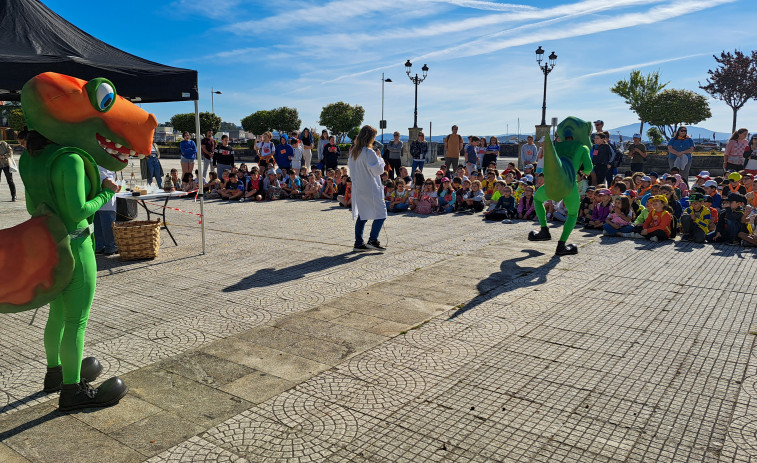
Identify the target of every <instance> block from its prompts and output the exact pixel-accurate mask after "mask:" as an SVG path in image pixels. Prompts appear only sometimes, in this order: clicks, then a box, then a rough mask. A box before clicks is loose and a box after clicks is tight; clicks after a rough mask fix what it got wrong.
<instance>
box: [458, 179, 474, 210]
mask: <svg viewBox="0 0 757 463" xmlns="http://www.w3.org/2000/svg"><path fill="white" fill-rule="evenodd" d="M470 186H471V181H470V180H463V183H462V184H461V186H460V189H459V190H457V191H456V192H455V193H456V195H457V199H456V201H457V204H456V205H455V210H457V211H461V210H463V209H465V195H467V194H468V193H470Z"/></svg>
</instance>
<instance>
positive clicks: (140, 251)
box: [113, 220, 160, 260]
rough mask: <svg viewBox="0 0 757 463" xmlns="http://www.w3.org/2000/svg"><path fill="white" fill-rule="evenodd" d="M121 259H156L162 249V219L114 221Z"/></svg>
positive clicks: (114, 230)
mask: <svg viewBox="0 0 757 463" xmlns="http://www.w3.org/2000/svg"><path fill="white" fill-rule="evenodd" d="M113 236H115V238H116V246H118V253H119V254H120V255H121V260H137V259H154V258H156V257H158V250H159V249H160V220H141V221H133V222H114V223H113Z"/></svg>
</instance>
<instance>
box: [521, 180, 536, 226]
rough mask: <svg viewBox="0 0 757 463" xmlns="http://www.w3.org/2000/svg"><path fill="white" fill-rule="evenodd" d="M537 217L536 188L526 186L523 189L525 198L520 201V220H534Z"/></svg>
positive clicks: (522, 197)
mask: <svg viewBox="0 0 757 463" xmlns="http://www.w3.org/2000/svg"><path fill="white" fill-rule="evenodd" d="M534 217H536V210H535V209H534V187H533V185H526V186H525V187H524V189H523V196H521V198H520V201H518V218H519V219H521V220H533V219H534Z"/></svg>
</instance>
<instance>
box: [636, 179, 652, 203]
mask: <svg viewBox="0 0 757 463" xmlns="http://www.w3.org/2000/svg"><path fill="white" fill-rule="evenodd" d="M639 182H640V183H641V185H640V186H639V189H638V190H636V196H638V197H639V198H642V197H644V195H645V194H647V193H649V190H650V189H651V188H652V179H651V178H650V177H649V176H647V175H644V176H642V177H641V178H640V179H639Z"/></svg>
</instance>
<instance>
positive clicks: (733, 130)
mask: <svg viewBox="0 0 757 463" xmlns="http://www.w3.org/2000/svg"><path fill="white" fill-rule="evenodd" d="M737 112H739V110H738V108H733V124H732V127H731V133H733V132H735V131H736V113H737Z"/></svg>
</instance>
